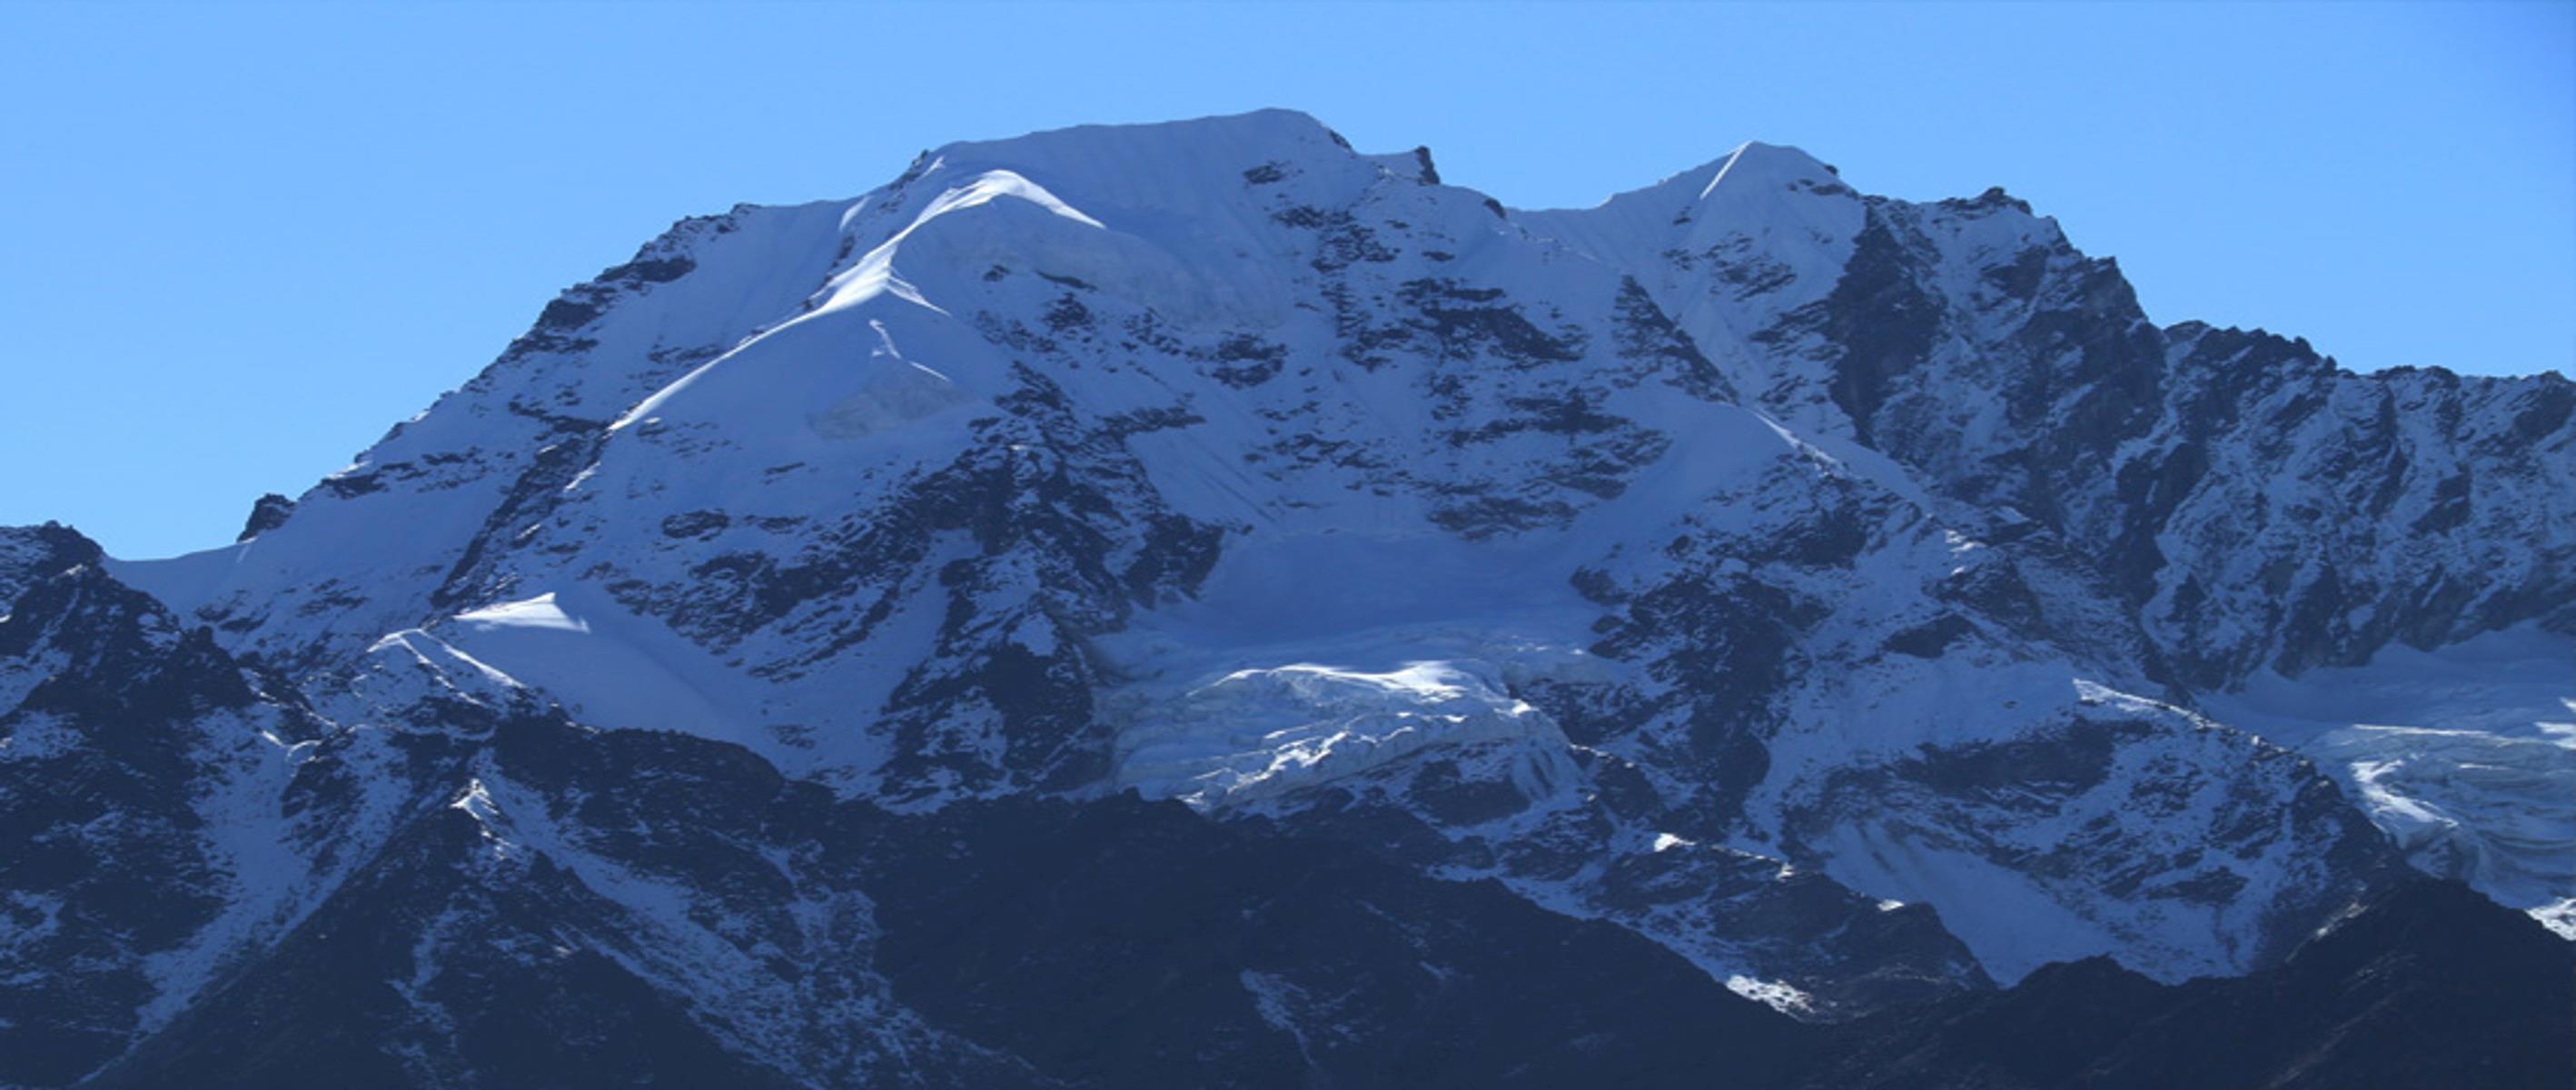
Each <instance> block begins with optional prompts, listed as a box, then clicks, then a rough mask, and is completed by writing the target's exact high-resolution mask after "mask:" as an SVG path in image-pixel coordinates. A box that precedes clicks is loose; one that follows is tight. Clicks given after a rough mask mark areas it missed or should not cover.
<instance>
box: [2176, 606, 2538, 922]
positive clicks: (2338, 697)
mask: <svg viewBox="0 0 2576 1090" xmlns="http://www.w3.org/2000/svg"><path fill="white" fill-rule="evenodd" d="M2202 703H2203V704H2204V705H2206V706H2207V707H2208V708H2209V709H2210V710H2211V711H2212V712H2213V713H2215V714H2217V715H2218V716H2219V717H2220V718H2222V719H2224V720H2226V721H2227V722H2228V723H2230V724H2233V725H2236V726H2240V727H2243V728H2245V729H2248V730H2252V731H2256V732H2258V733H2261V734H2263V735H2264V736H2266V737H2268V738H2271V739H2272V740H2274V741H2277V742H2279V743H2281V744H2282V745H2285V746H2289V747H2291V748H2294V749H2297V750H2299V751H2300V752H2302V753H2304V754H2306V755H2307V756H2308V757H2309V758H2310V759H2311V760H2314V761H2315V762H2316V763H2317V764H2318V766H2319V767H2321V768H2323V769H2324V770H2325V771H2326V772H2327V773H2328V774H2329V775H2332V776H2333V777H2334V778H2335V779H2336V781H2337V782H2339V783H2341V784H2342V785H2343V787H2344V790H2345V792H2346V794H2348V795H2350V796H2351V797H2352V799H2353V800H2354V801H2355V802H2357V803H2359V804H2360V805H2361V807H2362V809H2363V810H2365V811H2366V812H2368V813H2369V815H2370V817H2371V820H2372V821H2373V822H2374V823H2376V824H2377V825H2378V826H2379V827H2380V828H2381V829H2383V830H2385V831H2386V832H2387V833H2388V835H2389V836H2391V837H2393V838H2395V839H2396V841H2397V843H2398V845H2399V846H2400V847H2401V848H2403V849H2404V850H2405V851H2406V853H2407V859H2408V861H2410V862H2412V863H2414V864H2415V865H2416V866H2417V867H2419V868H2421V869H2423V870H2424V871H2426V872H2428V873H2431V874H2435V875H2440V876H2442V877H2446V878H2458V879H2461V880H2464V881H2466V882H2468V883H2469V884H2470V885H2472V886H2475V887H2477V889H2478V890H2479V891H2481V892H2484V893H2485V894H2487V895H2488V896H2490V897H2493V898H2495V899H2496V900H2497V901H2498V902H2499V903H2502V904H2505V905H2508V906H2510V907H2514V908H2520V909H2523V910H2525V911H2528V912H2530V913H2531V914H2532V915H2533V916H2534V917H2535V918H2538V919H2539V920H2541V922H2543V923H2544V924H2547V925H2549V927H2550V928H2551V930H2554V931H2557V932H2558V933H2559V934H2561V935H2564V936H2565V937H2567V938H2570V939H2576V910H2571V907H2570V906H2571V905H2576V801H2571V800H2576V640H2570V639H2569V638H2567V637H2565V636H2560V635H2556V634H2553V633H2549V632H2544V631H2541V630H2539V629H2536V628H2533V627H2531V626H2523V627H2521V628H2517V629H2513V630H2509V631H2504V632H2495V633H2489V634H2487V635H2485V636H2480V637H2478V638H2476V639H2472V640H2467V641H2464V642H2462V643H2459V644H2455V645H2452V646H2450V647H2446V648H2442V649H2440V650H2436V651H2418V650H2415V649H2413V648H2408V647H2391V648H2388V649H2386V650H2383V651H2381V652H2380V653H2379V654H2378V655H2377V656H2375V657H2373V658H2372V660H2371V661H2370V663H2369V664H2368V665H2365V666H2358V667H2345V668H2337V669H2325V670H2313V671H2310V672H2309V673H2307V674H2305V675H2303V676H2301V677H2298V678H2295V679H2292V678H2284V677H2281V676H2280V675H2278V674H2268V673H2267V674H2265V675H2263V676H2260V677H2257V678H2256V679H2254V680H2253V681H2252V682H2251V683H2250V684H2248V685H2247V686H2246V687H2245V689H2244V690H2242V691H2240V692H2236V693H2230V694H2223V695H2217V696H2211V697H2205V698H2203V701H2202Z"/></svg>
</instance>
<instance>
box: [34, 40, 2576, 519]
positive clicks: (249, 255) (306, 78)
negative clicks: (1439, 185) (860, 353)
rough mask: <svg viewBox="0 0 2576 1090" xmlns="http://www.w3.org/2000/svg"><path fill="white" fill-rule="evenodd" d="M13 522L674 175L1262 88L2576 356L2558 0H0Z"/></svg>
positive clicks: (357, 400)
mask: <svg viewBox="0 0 2576 1090" xmlns="http://www.w3.org/2000/svg"><path fill="white" fill-rule="evenodd" d="M0 103H5V106H0V205H5V207H6V209H7V213H8V224H7V229H6V230H7V236H6V242H5V243H0V320H5V321H0V329H5V330H6V331H7V334H8V340H7V342H6V343H5V345H0V379H5V384H0V398H5V400H0V405H5V406H6V412H5V420H6V426H5V427H0V523H23V522H34V521H42V520H44V519H47V518H56V519H61V520H63V521H66V522H70V523H72V524H74V525H76V526H79V527H81V528H83V529H85V530H87V531H88V532H90V533H91V534H92V535H93V536H95V537H97V538H99V539H100V540H101V541H103V542H104V543H105V544H106V545H107V546H108V548H109V549H110V551H112V552H114V553H116V554H118V555H122V556H138V557H139V556H151V555H160V554H166V553H171V552H177V551H184V550H188V549H194V548H201V547H206V546H210V545H215V544H220V543H223V542H226V541H229V540H230V539H231V536H232V534H233V532H234V531H235V530H236V529H238V527H239V525H240V523H241V520H242V517H243V515H244V514H245V513H246V512H247V510H248V508H249V505H250V502H251V500H252V499H253V498H254V497H255V496H257V495H258V494H259V493H261V492H263V491H279V492H285V493H288V494H294V493H298V492H301V491H302V490H303V489H304V488H305V487H307V486H308V485H310V484H311V482H312V481H313V480H314V479H315V478H316V477H318V476H320V475H322V474H324V473H328V472H330V471H332V470H334V469H337V468H338V467H339V466H341V465H342V464H344V463H345V462H346V461H347V460H348V456H349V455H350V454H352V453H354V452H356V451H357V450H359V449H361V448H363V447H364V446H366V445H367V444H368V443H370V442H372V441H373V440H374V439H375V438H376V437H377V436H379V435H380V434H382V433H383V431H384V429H385V428H386V427H387V426H389V425H390V424H392V423H393V422H394V421H396V420H399V419H402V418H403V417H406V416H409V415H411V414H412V413H414V412H416V411H418V410H419V409H420V408H422V407H423V406H425V405H427V404H428V403H429V401H430V400H431V399H432V398H433V397H435V396H436V395H437V394H438V393H439V392H440V391H442V390H445V389H447V388H449V387H452V386H454V385H456V384H458V383H460V382H462V381H464V380H465V379H466V378H468V377H470V376H471V375H472V374H473V373H474V372H475V371H476V370H478V369H480V368H481V367H482V366H483V364H484V363H485V362H486V361H487V360H489V359H490V358H491V357H492V356H493V355H494V354H496V353H497V352H498V351H499V350H500V348H501V347H502V346H503V345H504V344H505V343H507V342H508V341H509V339H510V338H511V337H512V336H514V335H516V334H517V333H518V332H519V331H520V330H521V329H523V328H524V327H525V326H526V324H527V323H528V322H529V321H530V320H531V319H532V318H533V317H534V316H535V315H536V313H537V311H538V310H539V309H540V308H541V307H542V306H543V305H544V304H545V302H546V300H547V299H549V298H551V297H552V296H553V294H554V293H555V292H556V291H558V290H560V289H561V288H563V287H565V286H566V285H569V284H571V283H574V282H576V281H579V280H581V279H583V278H585V277H587V276H589V275H590V274H592V273H594V272H596V271H598V270H599V269H600V268H602V267H604V266H607V265H611V264H614V263H616V262H618V261H621V260H623V259H624V258H625V257H626V256H627V255H628V254H629V253H630V252H631V251H632V250H633V248H634V247H635V246H636V245H637V244H638V243H640V242H642V241H643V240H644V239H646V238H648V237H650V236H652V235H654V234H655V233H657V232H658V231H660V230H661V229H662V228H663V227H664V226H666V225H668V224H669V223H670V221H672V220H674V219H677V218H679V217H680V216H683V215H687V214H692V213H703V212H711V211H719V210H722V209H724V208H726V207H729V206H731V205H732V204H734V203H735V202H738V201H755V202H783V201H802V200H811V199H817V198H824V197H843V196H852V195H856V194H858V193H861V192H864V191H866V190H867V189H870V188H872V187H874V186H876V185H878V184H880V183H882V182H884V181H887V180H889V179H891V178H892V177H893V176H894V175H895V174H897V173H898V172H900V170H901V169H902V167H903V165H904V164H905V162H906V161H908V160H909V159H910V158H911V156H912V155H913V154H914V153H915V152H916V151H919V150H920V149H922V148H925V147H929V146H932V145H936V144H940V143H945V142H947V141H950V140H957V139H970V138H979V137H994V136H1007V135H1011V134H1014V133H1018V132H1022V131H1027V130H1031V129H1039V128H1048V127H1054V126H1060V125H1066V124H1073V123H1079V122H1092V121H1145V120H1159V119H1166V118H1173V117H1187V116H1198V115H1204V114H1211V113H1223V112H1232V111H1237V110H1244V109H1250V108H1254V107H1260V106H1269V105H1281V106H1292V107H1296V108H1300V109H1304V110H1306V111H1309V112H1311V113H1314V114H1316V115H1317V116H1319V117H1321V118H1323V119H1324V120H1325V121H1326V122H1327V123H1329V124H1331V125H1333V126H1335V127H1336V128H1338V129H1340V130H1341V131H1342V132H1343V133H1344V134H1346V135H1348V136H1349V137H1350V138H1351V139H1352V140H1353V141H1354V142H1355V143H1357V144H1358V145H1359V146H1360V147H1361V148H1362V149H1363V150H1371V151H1394V150H1402V149H1404V148H1409V147H1412V146H1414V145H1416V144H1428V145H1430V146H1431V147H1432V149H1433V150H1434V152H1435V153H1436V154H1437V155H1438V157H1439V162H1440V167H1441V170H1442V172H1443V174H1444V175H1446V177H1447V178H1448V179H1449V180H1450V181H1452V182H1455V183H1458V184H1463V185H1470V186H1474V187H1477V188H1479V189H1483V190H1485V191H1487V192H1489V193H1491V194H1493V195H1495V196H1498V197H1500V198H1501V199H1502V200H1504V201H1505V202H1507V203H1510V204H1514V205H1519V206H1523V207H1544V206H1558V205H1588V204H1592V203H1594V202H1596V201H1598V200H1599V199H1600V198H1602V197H1604V196H1606V195H1608V194H1609V193H1611V192H1613V191H1615V190H1619V189H1625V188H1631V187H1634V186H1638V185H1641V184H1644V183H1647V182H1649V181H1652V180H1654V179H1656V178H1658V177H1661V176H1663V175H1666V174H1670V173H1672V172H1675V171H1678V170H1681V169H1683V168H1685V167H1688V166H1691V165H1693V164H1696V163H1699V162H1702V161H1705V160H1707V159H1710V158H1714V157H1715V156H1717V155H1719V154H1721V153H1722V152H1724V151H1725V150H1726V149H1728V148H1730V147H1732V146H1733V145H1735V144H1736V143H1739V142H1741V141H1743V140H1746V139H1762V140H1767V141H1772V142H1775V143H1787V144H1796V145H1799V146H1801V147H1804V148H1806V149H1807V150H1809V151H1810V152H1813V153H1815V154H1816V155H1817V156H1819V157H1821V158H1823V159H1825V160H1827V161H1829V162H1832V163H1835V164H1837V165H1838V166H1840V167H1841V168H1842V171H1843V174H1844V177H1845V178H1847V179H1849V180H1850V181H1852V182H1853V183H1854V184H1855V185H1858V186H1859V187H1861V188H1862V189H1864V190H1868V191H1872V192H1879V193H1887V194H1892V195H1895V196H1900V197H1909V198H1926V199H1928V198H1936V197H1943V196H1956V195H1968V194H1974V193H1976V192H1978V191H1980V190H1983V189H1984V188H1986V187H1987V186H1989V185H1996V184H2001V185H2003V186H2005V187H2006V188H2008V189H2010V190H2011V191H2012V192H2013V193H2015V194H2017V195H2020V196H2023V197H2026V198H2028V199H2029V200H2031V201H2032V202H2033V203H2034V204H2035V205H2037V206H2038V207H2039V209H2040V210H2041V211H2043V212H2046V213H2049V214H2052V215H2055V216H2056V217H2058V219H2059V221H2060V222H2061V223H2062V224H2063V225H2064V226H2065V227H2066V229H2067V231H2068V233H2069V234H2070V235H2071V236H2072V237H2073V238H2074V240H2075V241H2076V243H2077V245H2079V246H2082V247H2084V248H2085V249H2087V250H2088V251H2091V252H2093V253H2096V254H2110V255H2115V256H2117V257H2118V258H2120V260H2121V264H2122V265H2123V267H2125V268H2126V269H2127V270H2128V272H2129V274H2130V276H2131V277H2132V279H2133V280H2135V282H2136V283H2137V286H2138V290H2139V295H2140V297H2141V298H2142V299H2143V300H2144V301H2145V303H2146V305H2147V307H2148V309H2149V312H2150V313H2151V314H2153V315H2154V316H2155V317H2156V318H2157V319H2158V320H2160V321H2167V322H2171V321H2178V320H2181V319H2184V318H2202V319H2207V320H2211V321H2216V322H2220V323H2227V324H2240V325H2261V326H2264V327H2266V328H2270V329H2274V330H2278V331H2282V332H2287V333H2296V334H2301V335H2304V336H2306V337H2308V338H2309V339H2310V340H2311V341H2312V342H2314V343H2316V344H2317V345H2318V346H2319V347H2320V348H2321V349H2323V350H2324V351H2326V352H2329V353H2331V354H2334V355H2335V356H2337V357H2339V358H2340V359H2341V360H2342V361H2343V362H2344V363H2345V364H2346V365H2347V366H2352V367H2357V368H2362V369H2374V368H2379V367H2386V366H2394V365H2398V364H2440V365H2443V366H2447V367H2451V368H2454V369H2457V370H2461V371H2471V372H2487V373H2505V372H2527V371H2535V370H2542V369H2551V368H2554V369H2559V370H2567V369H2568V368H2569V364H2570V362H2571V359H2576V5H2570V4H2567V3H2563V2H2562V3H2553V4H2508V5H2481V4H2473V3H2445V4H2428V5H2422V6H2416V5H2408V4H2372V5H2322V4H2320V5H2308V4H2266V5H2254V6H2246V7H2233V6H2223V5H2219V4H2199V3H2188V4H2173V5H2163V6H2119V5H2109V4H2069V5H2041V4H2036V3H2030V4H2004V5H1996V6H1953V7H1945V6H1928V5H1897V4H1863V5H1853V6H1845V7H1833V6H1823V5H1803V4H1802V5H1795V6H1766V5H1754V4H1742V5H1712V6H1662V5H1644V4H1639V5H1610V4H1598V3H1595V4H1561V5H1533V6H1488V5H1476V4H1465V3H1438V4H1433V3H1426V4H1416V5H1404V6H1398V5H1380V6H1320V5H1319V6H1266V5H1252V4H1214V5H1207V6H1202V7H1181V6H1160V5H1134V6H1122V5H1110V4H1092V5H1080V4H1068V5H1059V6H1030V7H1022V6H1005V5H947V6H921V7H908V6H882V5H872V6H854V7H838V6H823V5H789V4H777V5H742V4H736V5H723V6H687V5H667V6H640V7H639V6H610V5H606V4H597V5H594V4H559V5H516V6H419V7H409V6H391V5H384V4H364V3H359V4H347V5H337V6H324V5H318V4H316V5H300V6H282V7H265V6H242V5H222V4H198V5H190V6H173V7H155V6H140V5H127V4H94V5H76V6H75V5H64V6H52V5H26V4H16V5H10V4H0Z"/></svg>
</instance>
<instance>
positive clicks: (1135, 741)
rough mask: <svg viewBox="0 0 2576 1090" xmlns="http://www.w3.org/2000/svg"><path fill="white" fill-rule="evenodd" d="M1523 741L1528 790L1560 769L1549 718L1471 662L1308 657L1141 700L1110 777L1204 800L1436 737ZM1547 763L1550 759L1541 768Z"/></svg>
mask: <svg viewBox="0 0 2576 1090" xmlns="http://www.w3.org/2000/svg"><path fill="white" fill-rule="evenodd" d="M1495 741H1503V742H1528V743H1533V744H1534V745H1535V746H1536V752H1538V753H1540V754H1543V755H1547V757H1552V758H1553V760H1550V759H1547V757H1542V758H1541V759H1540V760H1539V761H1537V762H1535V764H1534V765H1533V766H1532V767H1531V768H1530V769H1529V771H1528V775H1529V776H1530V777H1532V780H1531V782H1529V783H1526V784H1524V785H1522V786H1524V787H1525V788H1526V790H1527V792H1528V793H1529V794H1532V795H1540V794H1544V793H1546V791H1547V790H1548V787H1549V784H1550V777H1551V775H1553V782H1563V781H1565V780H1568V779H1570V778H1571V776H1570V775H1568V774H1567V773H1568V772H1569V771H1570V766H1566V765H1565V764H1564V757H1563V754H1564V752H1565V748H1566V741H1565V735H1564V733H1563V732H1561V731H1559V730H1558V729H1557V726H1556V723H1555V721H1554V720H1552V719H1550V718H1548V716H1547V714H1546V713H1545V712H1541V711H1539V710H1538V709H1536V708H1533V707H1531V706H1530V705H1529V703H1528V702H1526V701H1522V700H1518V699H1515V698H1513V697H1511V696H1510V695H1508V693H1507V692H1506V691H1505V687H1504V685H1503V683H1502V679H1501V676H1500V672H1499V671H1497V670H1496V669H1495V668H1494V667H1493V666H1491V665H1490V664H1487V663H1483V662H1474V661H1418V662H1407V663H1404V664H1403V665H1401V666H1399V667H1396V668H1395V669H1392V670H1387V671H1384V672H1379V673H1370V672H1366V671H1362V670H1354V669H1347V668H1341V667H1333V666H1320V665H1315V664H1312V663H1294V664H1289V665H1285V666H1275V667H1261V668H1251V669H1243V670H1236V671H1234V672H1232V673H1228V674H1226V675H1224V676H1222V677H1219V678H1217V679H1215V680H1213V681H1210V682H1208V683H1206V684H1203V685H1198V686H1195V687H1192V688H1189V689H1187V690H1185V691H1183V692H1182V693H1180V694H1178V695H1177V697H1174V698H1169V699H1166V700H1162V701H1157V702H1155V703H1152V704H1149V705H1148V706H1147V707H1146V708H1144V709H1143V710H1141V711H1139V712H1138V713H1136V719H1135V720H1134V722H1132V723H1131V724H1129V725H1128V726H1126V727H1125V728H1124V729H1123V730H1121V731H1120V733H1119V737H1118V741H1117V743H1116V751H1117V754H1118V756H1117V768H1118V771H1117V783H1118V785H1119V786H1120V787H1132V788H1135V789H1136V790H1138V791H1140V792H1142V793H1143V794H1144V795H1145V796H1146V797H1148V798H1178V799H1181V800H1182V801H1184V802H1188V803H1190V804H1191V805H1193V806H1197V807H1201V808H1211V807H1217V806H1223V805H1231V804H1241V803H1247V802H1252V801H1255V800H1259V799H1264V798H1270V797H1274V796H1277V795H1281V794H1285V793H1287V792H1290V791H1295V790H1299V789H1303V788H1307V787H1312V786H1315V785H1318V784H1322V783H1326V782H1329V781H1332V780H1336V779H1341V778H1344V777H1348V776H1353V775H1357V774H1359V773H1361V772H1365V771H1368V770H1370V769H1373V768H1377V767H1379V766H1383V765H1387V764H1390V763H1393V762H1395V761H1397V760H1399V759H1402V758H1404V757H1406V756H1409V755H1411V754H1413V753H1416V752H1418V751H1421V750H1424V749H1428V748H1431V747H1435V746H1467V745H1472V744H1475V743H1479V742H1495ZM1551 766H1553V767H1551Z"/></svg>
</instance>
